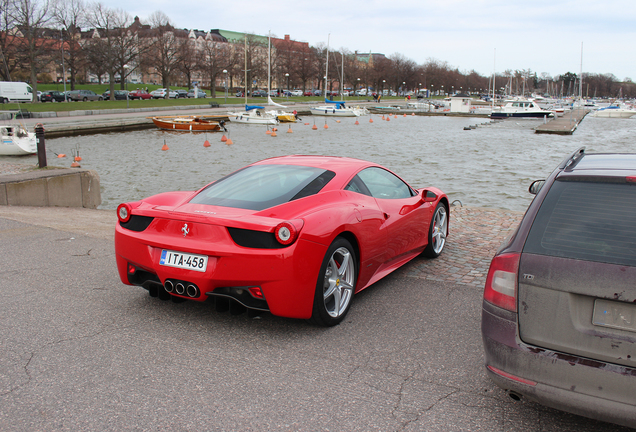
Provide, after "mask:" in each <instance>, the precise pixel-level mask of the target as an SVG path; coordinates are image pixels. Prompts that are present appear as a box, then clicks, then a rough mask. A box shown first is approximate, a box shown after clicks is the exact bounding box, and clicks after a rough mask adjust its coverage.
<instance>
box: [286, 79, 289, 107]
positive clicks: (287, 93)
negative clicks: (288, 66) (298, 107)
mask: <svg viewBox="0 0 636 432" xmlns="http://www.w3.org/2000/svg"><path fill="white" fill-rule="evenodd" d="M285 76H286V77H287V91H286V92H285V95H286V96H287V102H289V74H288V73H286V74H285Z"/></svg>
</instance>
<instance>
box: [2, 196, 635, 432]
mask: <svg viewBox="0 0 636 432" xmlns="http://www.w3.org/2000/svg"><path fill="white" fill-rule="evenodd" d="M453 212H454V213H455V211H453ZM480 215H481V217H480ZM503 215H504V216H501V214H500V219H501V218H504V217H505V218H506V220H507V221H513V222H514V218H515V217H520V215H518V214H517V215H514V214H512V215H511V214H503ZM496 218H497V216H496V215H494V216H493V215H492V214H491V213H487V217H483V214H480V213H479V211H478V210H457V212H456V214H455V219H451V230H452V231H451V237H450V238H449V248H448V249H447V250H446V251H445V252H444V254H443V255H442V257H440V259H439V260H437V261H435V260H434V261H427V260H425V259H417V260H415V261H414V262H412V263H410V264H409V265H407V266H406V267H404V268H403V269H401V270H399V271H398V272H396V273H394V274H392V275H390V276H389V277H387V278H385V279H384V280H382V281H380V282H379V283H377V284H375V285H374V286H372V287H370V288H368V289H367V290H365V291H363V292H362V293H361V294H359V295H357V296H356V297H355V299H354V303H353V306H352V309H351V311H350V313H349V315H348V316H347V318H346V320H345V321H344V322H343V323H342V324H340V325H339V326H336V327H333V328H327V329H326V328H317V327H313V326H311V325H309V324H307V323H306V322H304V321H299V320H290V319H283V318H278V317H274V316H271V315H269V314H265V315H263V316H261V317H259V318H251V317H249V316H248V315H247V314H241V315H232V314H231V313H228V312H225V313H222V312H217V311H216V310H215V307H214V304H211V303H195V302H185V303H172V302H163V301H160V300H158V299H156V298H151V297H150V296H148V294H147V292H146V291H145V290H143V289H141V288H136V287H128V286H125V285H123V284H122V283H121V282H120V281H119V278H118V275H117V271H116V266H115V256H114V246H113V242H112V229H111V228H110V227H111V224H114V221H115V218H114V212H112V211H98V210H84V209H44V210H42V209H20V208H5V209H0V245H1V246H0V247H1V250H2V251H3V253H2V254H1V255H0V274H1V278H0V281H1V282H0V287H1V289H0V295H1V296H2V297H1V302H0V317H1V318H0V320H1V323H2V335H1V336H0V341H1V344H0V347H1V348H0V350H1V354H0V430H3V431H4V430H7V431H9V430H11V431H14V430H15V431H18V430H19V431H27V430H28V431H36V430H43V431H48V430H71V431H78V430H94V431H97V430H117V431H126V430H183V431H201V430H210V431H257V430H258V431H263V430H274V431H278V430H281V431H479V430H484V431H521V430H523V431H577V432H581V431H622V430H628V429H626V428H620V427H617V426H614V425H610V424H605V423H599V422H596V421H592V420H588V419H586V418H583V417H578V416H574V415H570V414H566V413H562V412H559V411H555V410H552V409H549V408H545V407H542V406H540V405H536V404H534V403H531V402H527V401H523V402H514V401H513V400H512V399H510V398H509V397H508V396H507V395H506V394H505V393H504V392H503V391H501V390H500V389H498V388H497V387H495V386H494V385H493V384H491V382H490V381H489V380H488V378H487V377H486V375H485V373H484V370H483V353H482V346H481V333H480V313H481V294H482V293H481V287H480V286H479V284H480V279H479V278H481V277H485V275H482V274H481V273H483V272H482V270H481V268H482V263H483V262H485V261H488V260H489V257H486V258H483V257H481V258H480V257H478V256H477V255H478V254H479V253H481V254H482V255H484V254H485V255H487V254H488V253H490V252H489V251H490V250H492V248H493V247H494V246H493V245H496V244H498V243H499V242H500V241H501V239H502V238H503V237H505V235H506V233H507V232H509V230H510V229H512V228H513V222H511V223H510V224H508V225H510V226H509V227H508V228H506V229H500V230H499V231H497V232H495V231H493V229H492V227H491V225H492V226H497V224H498V223H499V222H497V221H496ZM484 220H490V221H492V223H491V222H488V223H484ZM503 225H506V223H499V226H503ZM482 234H483V238H481V237H478V236H481V235H482ZM488 236H490V237H488ZM470 247H472V248H473V249H474V250H475V251H476V252H472V253H471V254H469V255H471V257H467V256H465V255H466V252H465V251H466V248H470ZM479 251H481V252H479ZM475 256H477V258H479V259H477V261H476V262H471V261H470V260H471V259H473V258H475ZM462 266H463V267H462ZM471 267H472V268H473V273H470V274H469V275H468V276H466V275H460V273H463V272H464V270H462V269H469V268H471ZM451 275H453V276H451Z"/></svg>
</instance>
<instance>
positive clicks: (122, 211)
mask: <svg viewBox="0 0 636 432" xmlns="http://www.w3.org/2000/svg"><path fill="white" fill-rule="evenodd" d="M131 210H132V208H131V207H130V204H128V203H123V204H119V206H118V207H117V217H118V218H119V222H121V223H126V222H128V221H129V220H130V215H131Z"/></svg>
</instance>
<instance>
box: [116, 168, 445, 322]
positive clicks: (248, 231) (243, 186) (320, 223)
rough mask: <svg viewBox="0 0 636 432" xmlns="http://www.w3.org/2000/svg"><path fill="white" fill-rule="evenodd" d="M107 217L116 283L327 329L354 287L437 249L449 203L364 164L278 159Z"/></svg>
mask: <svg viewBox="0 0 636 432" xmlns="http://www.w3.org/2000/svg"><path fill="white" fill-rule="evenodd" d="M117 216H118V219H119V220H118V223H117V227H116V231H115V251H116V255H117V267H118V270H119V275H120V277H121V280H122V281H123V282H124V283H125V284H128V285H137V286H141V287H144V288H146V289H147V290H148V291H149V292H150V294H151V295H152V296H158V297H160V298H163V299H169V298H173V299H174V300H179V299H191V300H197V301H204V300H206V299H208V298H209V297H215V298H219V297H220V298H225V299H227V298H229V299H232V300H234V301H236V302H238V303H240V304H241V305H243V306H245V307H247V308H248V309H255V310H260V311H270V312H271V313H272V314H274V315H279V316H283V317H291V318H304V319H310V321H311V322H313V323H315V324H318V325H325V326H331V325H336V324H338V323H339V322H340V321H342V320H343V318H344V317H345V315H346V314H347V311H348V310H349V308H350V306H351V301H352V299H353V295H354V294H355V293H357V292H359V291H361V290H363V289H364V288H366V287H368V286H369V285H371V284H373V283H374V282H376V281H377V280H379V279H381V278H382V277H384V276H386V275H387V274H389V273H391V272H392V271H394V270H396V269H397V268H399V267H400V266H402V265H404V264H405V263H407V262H408V261H410V260H411V259H413V258H414V257H416V256H418V255H419V254H424V256H426V257H430V258H436V257H437V256H439V254H440V253H442V250H443V248H444V245H445V243H446V236H447V235H448V226H449V220H448V218H449V203H448V197H447V196H446V195H445V194H444V193H443V192H442V191H440V190H439V189H436V188H433V187H428V188H424V189H420V190H415V189H413V188H412V187H411V186H409V185H408V184H407V183H406V182H404V181H403V180H402V179H400V178H399V177H398V176H397V175H395V174H393V173H392V172H391V171H389V170H387V169H386V168H383V167H381V166H379V165H377V164H374V163H371V162H366V161H362V160H358V159H351V158H344V157H328V156H283V157H276V158H271V159H266V160H263V161H260V162H256V163H254V164H251V165H248V166H247V167H245V168H242V169H240V170H238V171H236V172H234V173H232V174H230V175H228V176H226V177H223V178H221V179H220V180H217V181H215V182H212V183H210V184H208V185H207V186H205V187H203V188H202V189H200V190H198V191H194V192H168V193H162V194H159V195H155V196H152V197H149V198H146V199H143V200H141V201H136V202H130V203H124V204H121V205H119V207H118V208H117Z"/></svg>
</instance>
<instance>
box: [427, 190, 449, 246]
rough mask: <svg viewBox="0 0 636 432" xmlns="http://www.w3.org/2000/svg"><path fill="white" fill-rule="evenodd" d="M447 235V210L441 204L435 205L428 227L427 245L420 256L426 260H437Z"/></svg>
mask: <svg viewBox="0 0 636 432" xmlns="http://www.w3.org/2000/svg"><path fill="white" fill-rule="evenodd" d="M447 234H448V209H447V208H446V206H445V205H444V204H443V203H441V202H440V203H439V204H437V207H435V212H434V213H433V217H432V218H431V224H430V225H429V227H428V244H427V245H426V249H424V252H422V254H423V255H424V256H425V257H427V258H437V257H438V256H440V255H441V253H442V251H443V250H444V246H445V245H446V235H447Z"/></svg>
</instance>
